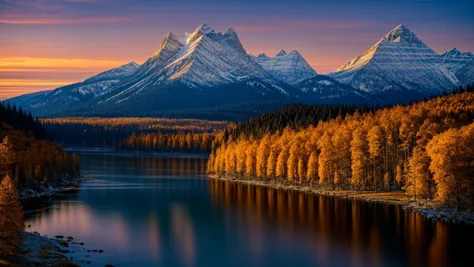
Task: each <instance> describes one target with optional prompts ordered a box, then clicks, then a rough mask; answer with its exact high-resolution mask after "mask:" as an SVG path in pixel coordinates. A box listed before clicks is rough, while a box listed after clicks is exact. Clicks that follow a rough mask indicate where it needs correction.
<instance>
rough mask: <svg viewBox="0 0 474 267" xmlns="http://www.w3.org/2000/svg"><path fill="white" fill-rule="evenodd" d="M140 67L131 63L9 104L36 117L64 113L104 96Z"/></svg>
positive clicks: (19, 98) (18, 98)
mask: <svg viewBox="0 0 474 267" xmlns="http://www.w3.org/2000/svg"><path fill="white" fill-rule="evenodd" d="M138 67H139V65H138V64H136V63H135V62H130V63H127V64H125V65H122V66H120V67H118V68H114V69H111V70H107V71H104V72H102V73H100V74H98V75H96V76H94V77H91V78H89V79H86V80H84V81H83V82H79V83H75V84H71V85H66V86H62V87H59V88H57V89H55V90H51V91H45V92H39V93H35V94H29V95H22V96H18V97H14V98H11V99H8V100H7V102H9V103H12V104H16V105H17V106H21V107H23V108H25V109H28V110H30V111H31V112H33V113H34V114H35V115H36V116H44V115H49V114H51V113H57V112H62V111H65V110H67V109H69V108H70V107H71V106H73V105H76V104H82V103H84V102H86V101H89V100H91V99H94V98H96V97H98V96H101V95H102V94H104V93H105V92H106V91H107V89H109V88H111V87H112V86H114V85H116V84H117V83H119V82H120V81H123V80H125V79H126V78H128V77H129V76H130V75H132V74H133V73H134V72H135V71H136V70H137V69H138Z"/></svg>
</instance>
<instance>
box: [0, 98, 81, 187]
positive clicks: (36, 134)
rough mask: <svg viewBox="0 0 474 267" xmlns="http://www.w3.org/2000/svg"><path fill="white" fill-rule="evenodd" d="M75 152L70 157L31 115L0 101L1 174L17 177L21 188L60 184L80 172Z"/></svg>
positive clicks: (17, 182) (17, 183)
mask: <svg viewBox="0 0 474 267" xmlns="http://www.w3.org/2000/svg"><path fill="white" fill-rule="evenodd" d="M79 171H80V165H79V159H78V157H77V156H76V155H73V156H72V157H71V156H69V155H68V154H67V153H66V152H65V151H64V150H62V149H61V148H60V147H58V146H57V145H56V144H54V143H53V142H52V141H50V140H49V139H48V134H47V133H46V131H45V130H44V129H43V127H42V126H41V124H40V123H39V122H38V120H37V119H34V118H33V117H32V116H31V114H27V113H25V112H24V111H22V110H21V109H20V110H17V109H16V108H15V107H10V106H5V105H3V104H2V103H0V177H1V178H3V177H4V176H5V175H6V174H10V176H11V177H12V178H13V179H14V181H15V183H16V187H17V188H18V189H25V188H32V189H38V188H40V187H41V186H46V185H48V184H54V185H58V184H60V183H61V182H62V181H63V180H67V179H70V178H73V177H76V176H78V175H79Z"/></svg>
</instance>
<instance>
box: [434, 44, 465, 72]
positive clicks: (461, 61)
mask: <svg viewBox="0 0 474 267" xmlns="http://www.w3.org/2000/svg"><path fill="white" fill-rule="evenodd" d="M471 61H474V55H473V54H472V53H471V52H465V53H462V52H461V51H459V50H458V49H456V48H454V49H452V50H450V51H448V52H445V53H443V54H441V55H440V56H439V58H438V61H437V62H438V63H440V64H442V65H444V66H446V68H447V69H448V70H450V71H452V72H454V73H455V72H456V71H457V70H459V69H460V68H462V67H464V65H466V64H467V63H469V62H471Z"/></svg>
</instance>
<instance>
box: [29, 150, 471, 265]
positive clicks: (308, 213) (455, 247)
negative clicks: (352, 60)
mask: <svg viewBox="0 0 474 267" xmlns="http://www.w3.org/2000/svg"><path fill="white" fill-rule="evenodd" d="M206 161H207V159H206V158H204V157H174V158H172V157H164V156H157V155H155V156H152V155H137V154H111V153H109V154H105V153H97V152H96V153H91V152H87V153H86V152H84V153H82V154H81V162H82V168H83V171H84V172H85V173H86V174H87V175H88V176H91V177H93V178H94V179H95V180H93V181H88V182H84V183H83V184H82V185H81V190H80V191H79V192H78V193H74V194H67V195H62V196H60V197H58V198H57V199H55V200H54V201H52V202H51V203H48V205H47V206H48V208H45V209H42V210H41V211H38V212H36V213H34V214H33V215H31V217H29V218H28V219H27V224H31V228H28V230H29V231H38V232H40V233H41V234H47V235H48V236H54V235H64V236H69V235H70V236H73V237H74V238H75V239H76V240H78V241H81V242H84V243H85V246H84V247H85V248H87V249H103V250H105V252H104V253H102V254H98V253H92V254H90V253H89V255H90V256H89V257H88V258H87V259H89V260H91V261H92V264H91V265H88V266H105V264H114V265H115V266H272V267H273V266H357V267H359V266H360V267H362V266H364V267H365V266H413V267H418V266H433V267H438V266H469V264H467V262H468V260H469V261H470V260H471V259H472V257H471V254H472V252H471V251H472V249H471V247H472V245H470V244H469V243H468V244H464V242H465V241H468V242H472V240H474V229H473V227H468V226H459V225H450V224H445V223H441V222H434V221H431V220H428V219H425V218H423V217H421V216H419V215H417V214H414V213H411V212H407V211H404V210H403V209H401V208H399V207H396V206H391V205H384V204H375V203H366V202H362V201H354V200H341V199H335V198H330V197H321V196H316V195H311V194H305V193H300V192H293V191H284V190H276V189H268V188H264V187H258V186H250V185H242V184H236V183H230V182H222V181H214V180H208V179H207V178H206V176H205V165H206ZM72 256H73V257H78V258H85V256H84V255H80V254H78V253H76V254H75V255H72ZM471 266H472V265H471Z"/></svg>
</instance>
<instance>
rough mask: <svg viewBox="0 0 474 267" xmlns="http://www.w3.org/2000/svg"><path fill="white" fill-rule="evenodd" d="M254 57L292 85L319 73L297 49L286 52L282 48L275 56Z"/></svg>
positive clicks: (264, 66) (277, 76) (261, 55)
mask: <svg viewBox="0 0 474 267" xmlns="http://www.w3.org/2000/svg"><path fill="white" fill-rule="evenodd" d="M252 58H253V60H254V61H255V62H257V63H258V64H260V66H262V67H263V68H264V69H265V70H267V71H268V72H270V73H271V74H272V75H273V76H275V77H276V78H278V79H280V80H282V81H284V82H286V83H288V84H291V85H297V84H298V83H299V82H301V81H303V80H306V79H308V78H311V77H313V76H315V75H316V74H317V73H316V71H314V69H313V68H312V67H311V66H310V65H309V64H308V62H306V60H305V59H304V57H303V56H302V55H301V54H300V53H299V52H298V51H296V50H293V51H292V52H291V53H286V51H285V50H283V49H282V50H281V51H280V52H279V53H278V54H276V55H275V57H269V56H267V55H265V54H260V55H258V56H256V57H255V56H252Z"/></svg>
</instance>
